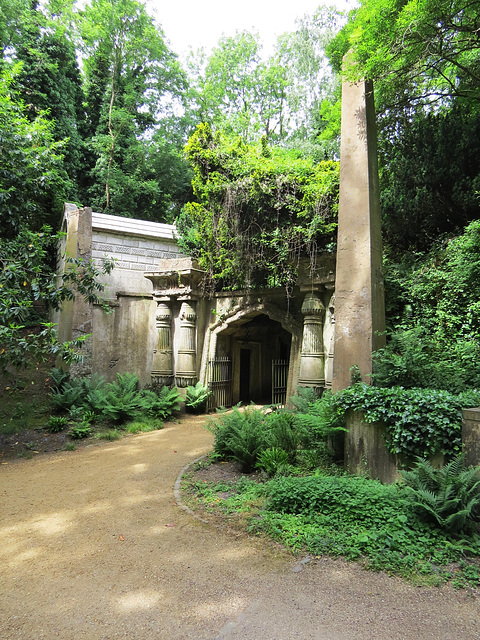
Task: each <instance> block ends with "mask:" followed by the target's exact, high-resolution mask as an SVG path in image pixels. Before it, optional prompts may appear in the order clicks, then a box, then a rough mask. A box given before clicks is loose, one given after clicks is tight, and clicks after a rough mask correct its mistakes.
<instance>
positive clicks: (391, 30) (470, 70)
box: [329, 0, 480, 105]
mask: <svg viewBox="0 0 480 640" xmlns="http://www.w3.org/2000/svg"><path fill="white" fill-rule="evenodd" d="M479 10H480V3H479V2H478V0H473V1H472V2H469V3H468V4H465V3H462V2H459V1H458V0H453V1H450V0H425V1H424V2H421V3H419V2H415V0H407V1H405V2H390V1H389V0H362V2H361V3H360V7H359V9H357V10H355V11H352V12H351V13H350V16H349V22H348V24H347V25H346V26H345V28H344V29H343V30H342V31H341V32H340V34H339V36H338V37H337V38H336V39H335V40H334V42H333V43H332V45H331V46H330V47H329V53H330V55H331V57H332V60H333V62H334V65H335V67H336V68H337V69H340V68H341V64H342V57H343V55H344V54H345V53H347V51H349V50H351V51H352V54H351V56H350V59H349V64H348V66H347V69H344V72H345V73H348V77H349V79H360V78H364V77H367V78H378V79H380V80H383V81H384V83H385V84H387V87H386V88H385V92H387V91H388V94H387V95H388V97H389V98H390V100H393V99H396V100H397V101H398V102H401V104H402V105H404V104H405V102H406V103H407V104H409V103H410V104H411V103H415V102H422V103H427V104H428V103H429V104H432V101H437V102H439V101H441V100H442V99H443V101H444V102H445V101H446V99H447V98H448V97H451V96H456V97H463V98H467V99H468V98H474V99H476V98H477V95H478V94H477V83H478V61H479V57H480V45H479V42H478V38H477V30H478V15H479Z"/></svg>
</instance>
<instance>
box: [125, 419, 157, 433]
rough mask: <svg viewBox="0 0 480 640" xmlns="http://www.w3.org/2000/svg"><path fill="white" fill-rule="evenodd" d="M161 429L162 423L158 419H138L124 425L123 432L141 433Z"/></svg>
mask: <svg viewBox="0 0 480 640" xmlns="http://www.w3.org/2000/svg"><path fill="white" fill-rule="evenodd" d="M159 429H163V422H161V420H159V419H158V418H139V419H138V420H135V421H134V422H129V423H127V424H126V425H125V430H126V431H127V432H128V433H133V434H135V433H143V432H149V431H158V430H159Z"/></svg>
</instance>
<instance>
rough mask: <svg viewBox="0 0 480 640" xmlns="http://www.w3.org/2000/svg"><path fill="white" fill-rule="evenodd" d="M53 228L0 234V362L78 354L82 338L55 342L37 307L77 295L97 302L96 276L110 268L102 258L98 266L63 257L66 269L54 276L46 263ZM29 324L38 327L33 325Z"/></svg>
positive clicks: (55, 305)
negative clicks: (14, 233)
mask: <svg viewBox="0 0 480 640" xmlns="http://www.w3.org/2000/svg"><path fill="white" fill-rule="evenodd" d="M59 237H60V235H59V234H53V233H52V230H51V229H50V228H49V227H46V226H45V227H43V228H42V230H41V231H40V232H39V233H33V232H31V231H28V230H27V229H22V230H21V231H19V232H18V234H17V235H16V237H15V238H11V239H6V238H2V239H0V368H1V369H2V370H3V371H7V370H8V369H9V368H10V369H11V368H15V369H21V368H25V367H26V366H27V365H28V364H29V363H30V362H31V361H32V359H36V360H39V359H45V358H46V357H47V356H50V355H57V356H60V357H61V358H62V359H64V360H65V361H72V360H74V359H78V355H77V353H76V348H78V347H79V346H80V345H81V343H82V341H81V340H75V341H72V342H65V343H60V342H58V339H57V336H56V331H55V325H54V324H52V323H50V322H44V321H42V320H43V317H42V316H41V315H39V312H38V311H37V310H36V309H37V308H39V309H40V311H41V310H42V309H43V310H44V311H45V310H58V309H59V308H60V306H61V304H62V303H63V302H64V301H65V300H73V299H74V298H75V296H81V297H82V298H83V299H84V300H87V301H88V302H92V303H94V302H96V303H101V300H100V298H99V294H100V293H101V292H102V291H103V289H104V286H103V285H102V284H101V283H100V282H99V280H98V278H99V276H100V275H101V274H102V273H110V271H111V269H112V268H113V264H112V263H111V262H110V261H107V262H106V263H105V264H104V267H103V268H102V270H101V271H100V270H99V269H97V268H96V266H95V265H94V263H93V262H91V261H84V260H81V259H78V260H77V259H75V260H74V259H67V263H68V269H67V270H66V271H65V273H64V274H62V276H60V277H58V276H57V275H56V274H55V272H54V270H53V269H52V267H51V265H50V260H51V256H52V255H54V252H55V250H56V247H57V242H58V240H59ZM33 324H36V325H38V324H39V325H40V329H39V330H38V329H36V330H33V329H31V326H32V325H33Z"/></svg>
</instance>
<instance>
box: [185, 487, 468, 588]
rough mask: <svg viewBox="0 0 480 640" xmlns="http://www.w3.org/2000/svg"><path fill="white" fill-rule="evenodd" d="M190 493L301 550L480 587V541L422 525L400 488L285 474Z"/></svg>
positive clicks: (409, 575) (252, 528) (432, 580)
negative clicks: (284, 475)
mask: <svg viewBox="0 0 480 640" xmlns="http://www.w3.org/2000/svg"><path fill="white" fill-rule="evenodd" d="M188 491H189V492H190V493H194V494H195V495H196V497H197V499H198V500H200V501H201V502H202V503H203V504H205V506H206V508H207V509H208V510H210V511H215V512H220V513H222V514H232V513H233V514H236V513H238V514H241V515H242V516H243V519H244V520H245V519H246V518H248V520H247V523H248V524H247V526H248V529H249V530H250V531H254V532H261V533H263V534H265V533H266V534H267V535H269V536H270V537H272V538H273V539H274V540H277V541H280V542H281V543H282V544H284V545H286V546H287V547H288V548H290V549H292V550H294V551H297V552H299V551H303V552H307V553H310V554H314V555H330V556H335V557H338V556H341V557H343V558H346V559H349V560H358V561H360V562H361V563H362V564H363V565H364V566H366V567H367V568H369V569H373V570H377V571H378V570H383V571H388V572H389V573H391V574H396V575H400V576H404V577H406V578H409V579H411V580H414V581H415V582H416V583H419V582H424V583H427V584H430V585H432V584H435V585H440V584H441V583H443V582H445V581H448V580H451V581H452V584H453V585H454V586H457V587H461V586H472V587H478V586H479V584H480V581H479V578H480V575H479V570H478V564H476V560H477V559H478V557H479V556H480V537H479V536H478V535H476V534H472V535H468V536H463V537H462V538H461V539H460V538H458V537H457V536H452V535H451V534H449V533H447V532H443V531H441V530H440V529H438V528H437V527H436V526H433V525H432V524H429V523H425V522H422V521H420V520H418V519H417V516H416V512H415V511H414V510H413V508H412V507H411V506H410V505H409V503H408V498H407V495H406V494H407V490H406V488H405V487H402V486H399V485H388V486H386V485H382V484H381V483H380V482H378V481H376V480H370V479H368V478H359V477H349V476H335V477H332V476H320V475H317V476H311V477H307V478H285V477H278V476H277V477H275V478H274V479H273V480H270V481H269V482H267V483H265V484H261V483H259V482H258V479H255V481H249V480H248V479H246V478H244V479H243V480H242V481H240V482H231V483H221V484H214V483H205V482H202V483H195V484H192V485H190V486H189V487H188ZM453 563H456V567H455V572H453V571H452V564H453Z"/></svg>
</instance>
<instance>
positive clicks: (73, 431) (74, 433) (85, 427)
mask: <svg viewBox="0 0 480 640" xmlns="http://www.w3.org/2000/svg"><path fill="white" fill-rule="evenodd" d="M91 432H92V428H91V427H90V425H89V424H88V422H79V423H78V424H74V425H72V426H71V427H70V431H69V435H70V437H71V438H73V439H74V440H81V439H82V438H88V437H89V436H90V434H91Z"/></svg>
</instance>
